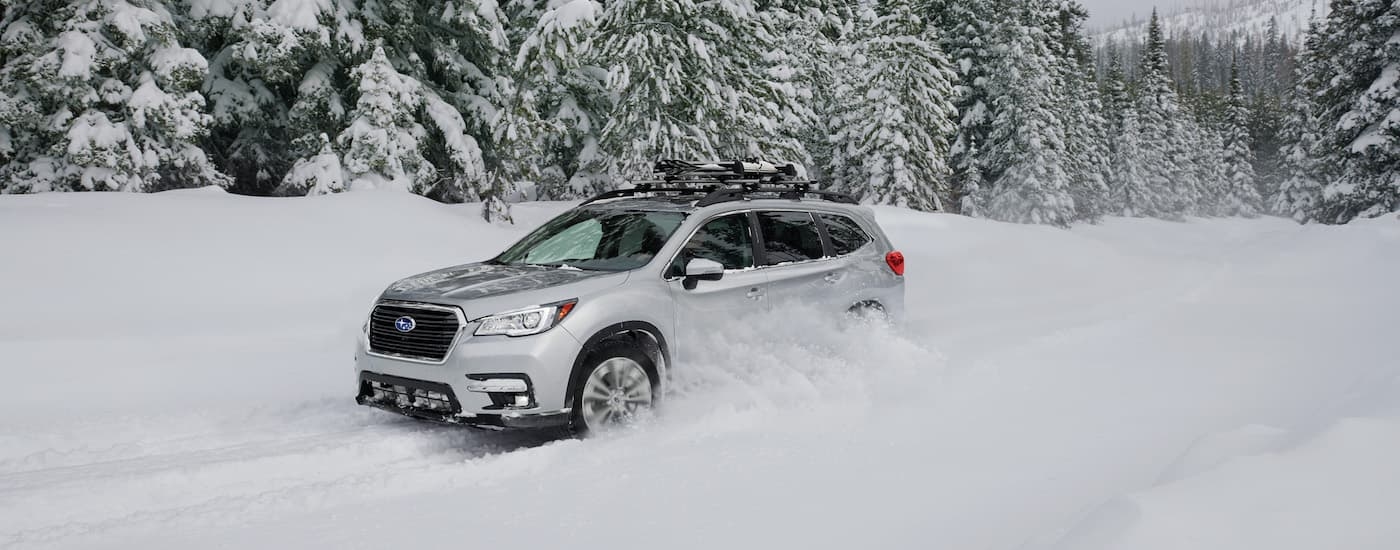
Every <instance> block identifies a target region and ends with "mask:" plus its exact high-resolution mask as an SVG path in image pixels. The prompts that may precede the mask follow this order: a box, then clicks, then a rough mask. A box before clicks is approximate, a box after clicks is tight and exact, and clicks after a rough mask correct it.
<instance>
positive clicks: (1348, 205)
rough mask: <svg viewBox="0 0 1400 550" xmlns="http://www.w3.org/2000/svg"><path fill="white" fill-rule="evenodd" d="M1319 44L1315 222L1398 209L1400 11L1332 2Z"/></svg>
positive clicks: (1359, 0) (1352, 0)
mask: <svg viewBox="0 0 1400 550" xmlns="http://www.w3.org/2000/svg"><path fill="white" fill-rule="evenodd" d="M1331 10H1332V11H1331V13H1329V14H1328V15H1327V24H1326V29H1325V31H1324V32H1323V33H1322V36H1323V39H1322V40H1321V42H1320V44H1319V49H1320V50H1321V51H1320V53H1321V55H1322V58H1321V63H1320V64H1318V65H1316V66H1314V67H1312V68H1313V69H1314V70H1317V69H1320V70H1322V71H1324V74H1330V75H1331V77H1330V78H1327V79H1326V80H1325V81H1323V82H1322V86H1321V88H1320V90H1319V91H1318V93H1317V96H1316V99H1317V101H1318V103H1319V104H1318V110H1317V114H1318V118H1319V122H1321V123H1322V124H1323V127H1325V128H1327V129H1328V130H1327V131H1326V132H1325V133H1323V134H1322V136H1321V140H1320V143H1319V149H1320V153H1321V155H1322V158H1321V159H1319V160H1320V162H1322V163H1324V164H1326V165H1328V168H1325V169H1328V170H1329V171H1331V172H1333V173H1335V174H1336V176H1335V179H1331V180H1330V181H1328V183H1327V185H1326V187H1325V188H1324V190H1323V197H1322V202H1321V204H1320V205H1319V208H1318V209H1317V213H1316V215H1315V217H1316V219H1318V220H1319V221H1323V222H1327V223H1345V222H1347V221H1350V220H1352V219H1353V218H1356V217H1369V216H1377V215H1381V214H1384V213H1388V212H1393V211H1396V210H1397V209H1400V183H1397V182H1400V43H1397V40H1396V38H1395V37H1396V34H1397V32H1400V6H1397V5H1396V4H1394V3H1393V2H1385V1H1382V0H1336V1H1334V2H1333V3H1332V5H1331Z"/></svg>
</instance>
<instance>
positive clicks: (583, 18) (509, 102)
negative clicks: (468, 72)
mask: <svg viewBox="0 0 1400 550" xmlns="http://www.w3.org/2000/svg"><path fill="white" fill-rule="evenodd" d="M524 4H528V3H522V4H521V5H519V6H516V9H518V10H519V11H517V12H515V13H512V14H510V17H511V19H510V21H511V24H510V28H512V29H517V28H519V29H525V31H524V32H522V33H520V36H519V38H518V39H515V40H513V41H512V50H513V51H514V52H515V55H514V57H513V58H512V59H511V63H512V64H511V67H510V69H511V70H510V71H509V74H510V82H509V85H508V86H503V87H502V92H503V93H502V95H503V96H505V97H504V100H503V102H504V104H505V105H504V106H503V108H502V109H501V111H500V113H499V114H498V118H497V120H496V122H495V125H494V126H495V128H494V138H495V147H496V150H497V151H498V153H497V155H498V157H499V159H500V167H499V168H498V169H497V172H498V173H499V174H502V175H503V176H504V177H505V178H506V179H508V180H511V181H513V182H515V184H516V185H517V186H521V187H525V186H527V185H533V187H534V193H533V194H532V196H533V197H535V198H540V199H564V198H574V197H579V196H582V195H585V194H589V193H593V192H596V191H597V190H599V189H600V188H601V187H603V186H604V183H605V180H604V179H603V178H599V177H597V175H596V174H592V173H589V172H587V171H581V170H580V168H581V167H584V166H588V165H590V164H592V163H593V158H594V156H595V155H596V154H597V149H598V131H599V130H600V129H601V127H602V122H603V121H604V120H605V114H606V109H607V108H608V98H607V95H606V91H605V89H604V85H605V82H604V80H605V74H604V70H603V69H600V68H599V67H596V66H593V65H589V64H587V61H588V59H589V55H590V50H591V48H592V39H593V30H594V27H595V24H596V22H597V14H598V12H599V11H600V10H601V9H602V8H601V7H600V6H599V5H598V3H597V2H596V1H594V0H558V1H555V2H551V3H550V5H548V6H545V7H544V9H543V11H540V10H539V9H525V7H526V6H525V5H524Z"/></svg>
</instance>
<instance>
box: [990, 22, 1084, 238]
mask: <svg viewBox="0 0 1400 550" xmlns="http://www.w3.org/2000/svg"><path fill="white" fill-rule="evenodd" d="M1000 4H1001V5H1000V9H1002V10H1004V13H1007V14H1009V17H1007V18H1006V19H1004V20H1003V21H1000V22H999V23H998V25H997V28H996V30H995V32H994V33H993V35H992V37H993V38H992V40H993V42H994V43H995V44H996V46H995V48H994V59H993V63H992V65H991V67H990V71H989V74H988V76H987V77H986V78H987V79H988V81H989V86H988V96H989V97H990V98H991V102H990V106H991V109H992V111H991V113H992V122H991V134H990V135H989V136H988V139H987V148H986V150H985V155H986V159H987V164H986V165H987V166H990V167H995V169H996V172H995V173H993V172H991V171H990V170H989V171H988V177H989V179H990V180H991V185H990V186H988V187H984V188H983V189H982V195H983V197H985V198H983V199H982V200H981V201H980V202H981V203H982V204H983V205H984V212H985V213H986V215H987V217H989V218H993V219H998V220H1003V221H1012V222H1018V223H1041V224H1049V225H1057V226H1062V227H1064V226H1068V225H1069V224H1070V222H1072V221H1073V220H1074V218H1075V206H1074V198H1073V197H1072V196H1071V195H1070V191H1069V176H1068V175H1067V174H1066V173H1065V168H1064V152H1065V144H1064V130H1063V128H1064V126H1063V122H1062V121H1060V120H1059V118H1058V117H1057V112H1056V107H1057V105H1059V104H1060V101H1061V100H1060V98H1059V97H1058V94H1059V93H1061V90H1060V89H1059V86H1058V83H1057V82H1056V81H1055V72H1054V70H1053V66H1054V57H1053V55H1052V54H1051V52H1050V49H1049V42H1050V37H1049V35H1048V33H1047V32H1046V26H1047V25H1049V24H1052V21H1053V15H1052V14H1053V12H1049V13H1047V12H1048V10H1047V9H1046V7H1045V6H1044V5H1043V4H1042V3H1041V2H1039V1H1038V0H1004V1H1003V2H1001V3H1000Z"/></svg>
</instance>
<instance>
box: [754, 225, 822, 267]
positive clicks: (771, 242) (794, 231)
mask: <svg viewBox="0 0 1400 550" xmlns="http://www.w3.org/2000/svg"><path fill="white" fill-rule="evenodd" d="M758 228H759V231H760V232H761V233H763V249H764V252H765V262H764V265H777V264H784V263H792V262H805V261H807V260H815V259H818V258H821V257H822V256H823V254H824V252H823V251H822V237H821V233H819V232H818V231H817V224H816V221H814V220H813V219H812V215H811V214H808V213H806V212H759V213H758Z"/></svg>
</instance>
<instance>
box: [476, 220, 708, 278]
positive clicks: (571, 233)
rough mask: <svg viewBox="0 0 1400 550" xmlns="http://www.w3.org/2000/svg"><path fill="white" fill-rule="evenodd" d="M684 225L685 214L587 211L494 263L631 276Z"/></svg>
mask: <svg viewBox="0 0 1400 550" xmlns="http://www.w3.org/2000/svg"><path fill="white" fill-rule="evenodd" d="M683 221H685V214H683V213H680V212H646V211H637V210H609V209H604V208H597V209H594V208H582V209H578V210H570V211H568V212H565V213H563V214H561V215H560V216H559V217H557V218H554V219H552V220H550V221H549V222H548V223H545V224H544V225H542V226H540V228H539V229H536V230H535V231H534V232H532V233H530V234H529V235H528V236H526V237H525V238H524V239H521V240H520V242H518V243H515V244H514V245H512V246H511V247H510V248H508V249H506V251H505V252H502V253H501V255H500V256H497V257H496V259H495V260H493V261H494V262H495V263H499V264H506V265H538V266H547V267H562V266H569V267H576V268H578V269H587V270H597V271H627V270H631V269H637V268H639V267H642V266H644V265H646V264H647V262H650V261H651V259H652V258H654V257H656V253H657V252H659V251H660V250H661V246H662V245H664V244H666V240H667V239H669V238H671V234H672V233H674V232H675V231H676V228H677V227H680V225H681V222H683Z"/></svg>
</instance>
